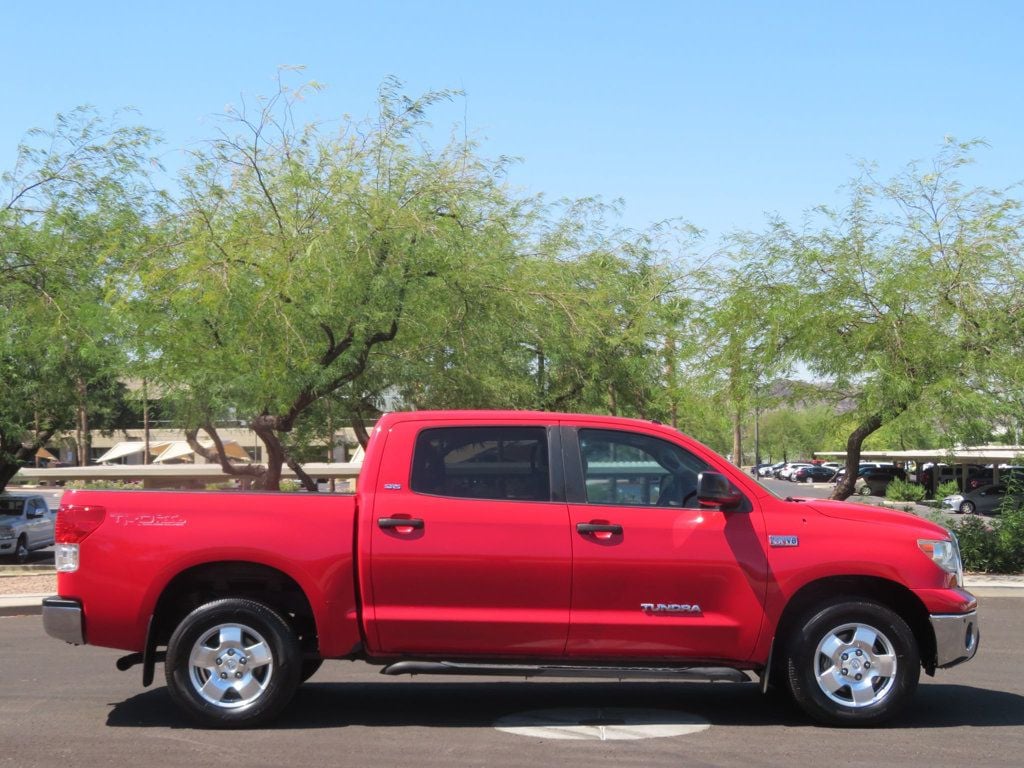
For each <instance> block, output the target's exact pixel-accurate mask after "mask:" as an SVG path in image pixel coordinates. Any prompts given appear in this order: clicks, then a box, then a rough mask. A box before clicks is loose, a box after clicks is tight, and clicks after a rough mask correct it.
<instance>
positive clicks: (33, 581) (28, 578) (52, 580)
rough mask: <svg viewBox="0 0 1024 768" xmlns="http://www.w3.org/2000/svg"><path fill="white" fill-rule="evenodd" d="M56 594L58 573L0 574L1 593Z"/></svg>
mask: <svg viewBox="0 0 1024 768" xmlns="http://www.w3.org/2000/svg"><path fill="white" fill-rule="evenodd" d="M43 594H46V595H55V594H57V574H55V573H30V574H17V575H8V574H0V595H43Z"/></svg>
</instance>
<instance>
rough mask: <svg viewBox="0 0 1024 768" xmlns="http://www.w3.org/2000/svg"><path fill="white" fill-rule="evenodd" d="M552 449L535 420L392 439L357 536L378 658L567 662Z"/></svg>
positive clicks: (562, 543)
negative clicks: (366, 542)
mask: <svg viewBox="0 0 1024 768" xmlns="http://www.w3.org/2000/svg"><path fill="white" fill-rule="evenodd" d="M382 437H383V435H382ZM559 439H560V437H559V432H558V429H557V428H556V427H555V426H554V425H552V424H549V423H545V422H544V421H537V420H535V419H534V420H530V419H527V420H522V419H515V418H495V419H494V420H493V421H488V422H486V423H479V422H474V423H472V424H467V423H462V424H459V423H458V422H453V421H451V420H444V419H434V420H429V419H428V420H425V421H403V422H401V423H398V424H395V425H394V426H393V427H392V428H391V429H390V430H389V432H388V434H387V435H386V440H387V443H386V445H385V446H384V448H383V451H382V459H381V467H380V471H379V473H378V474H377V477H376V479H375V480H374V481H371V482H375V483H376V485H375V486H374V488H373V489H372V491H373V492H372V493H370V494H367V495H366V496H365V497H364V498H369V499H372V502H371V503H372V508H371V509H369V510H366V511H365V512H364V513H363V514H364V515H366V514H367V513H368V518H369V519H367V517H364V518H363V520H364V523H363V527H362V529H361V530H362V531H363V533H362V534H361V535H363V536H369V539H370V552H369V555H370V559H371V562H370V582H371V583H370V584H369V585H368V586H369V590H370V594H371V600H370V602H369V605H367V606H365V608H364V611H365V614H364V618H365V620H366V626H367V632H368V635H369V636H370V639H371V642H373V637H376V643H377V647H378V649H379V651H380V652H381V653H384V654H388V653H395V654H398V653H401V654H406V655H408V654H416V653H423V654H431V655H438V654H462V655H485V656H495V655H506V656H535V655H537V656H551V655H558V654H561V653H562V652H563V651H564V649H565V643H566V638H567V635H568V626H569V602H570V587H571V584H570V579H571V570H572V569H571V556H572V551H571V542H570V537H569V514H568V507H567V505H566V503H565V501H564V500H563V499H561V498H560V496H561V487H562V478H561V474H562V473H561V461H560V449H559V446H558V441H559ZM552 456H554V457H556V459H557V460H556V461H552V460H551V457H552Z"/></svg>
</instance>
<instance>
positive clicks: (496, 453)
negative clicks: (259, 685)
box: [411, 426, 551, 501]
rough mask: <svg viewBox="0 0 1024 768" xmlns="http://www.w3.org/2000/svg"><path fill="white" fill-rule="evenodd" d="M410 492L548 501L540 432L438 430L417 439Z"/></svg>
mask: <svg viewBox="0 0 1024 768" xmlns="http://www.w3.org/2000/svg"><path fill="white" fill-rule="evenodd" d="M411 486H412V490H413V491H414V492H416V493H427V494H432V495H438V496H452V497H456V498H463V499H498V500H502V499H503V500H509V501H550V500H551V481H550V472H549V457H548V442H547V430H546V429H544V428H543V427H504V426H500V427H442V428H437V429H425V430H423V431H422V432H421V433H420V434H419V435H418V436H417V438H416V448H415V451H414V453H413V468H412V483H411Z"/></svg>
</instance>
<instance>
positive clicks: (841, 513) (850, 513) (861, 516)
mask: <svg viewBox="0 0 1024 768" xmlns="http://www.w3.org/2000/svg"><path fill="white" fill-rule="evenodd" d="M801 501H804V502H805V503H806V504H807V506H808V507H810V508H811V509H813V510H815V511H817V512H820V513H821V514H823V515H825V516H826V517H832V518H836V519H839V520H853V521H855V522H860V523H879V524H885V525H903V526H908V527H912V528H917V529H918V530H919V531H921V532H922V534H924V535H928V536H937V537H940V538H946V536H947V535H948V532H947V531H946V529H945V528H943V527H942V526H941V525H938V524H936V523H933V522H931V521H930V520H925V519H924V518H921V517H918V516H917V515H912V514H910V513H909V512H900V511H898V510H895V509H886V508H884V507H872V506H869V505H867V504H856V503H851V502H847V501H831V500H829V499H801Z"/></svg>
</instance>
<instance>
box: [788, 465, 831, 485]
mask: <svg viewBox="0 0 1024 768" xmlns="http://www.w3.org/2000/svg"><path fill="white" fill-rule="evenodd" d="M835 474H836V471H835V470H834V469H829V468H828V467H822V466H814V467H800V468H799V469H797V471H796V472H794V473H793V477H792V480H793V482H796V483H827V482H829V481H830V480H831V479H832V478H833V477H834V476H835Z"/></svg>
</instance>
